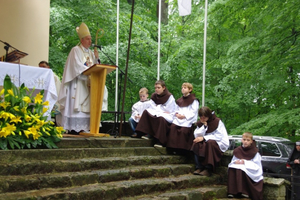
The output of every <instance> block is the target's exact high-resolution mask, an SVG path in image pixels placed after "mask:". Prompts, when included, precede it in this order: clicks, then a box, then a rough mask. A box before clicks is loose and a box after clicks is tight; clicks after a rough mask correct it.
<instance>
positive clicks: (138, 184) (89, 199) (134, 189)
mask: <svg viewBox="0 0 300 200" xmlns="http://www.w3.org/2000/svg"><path fill="white" fill-rule="evenodd" d="M220 183H221V181H220V176H219V175H217V174H214V175H213V176H211V177H203V176H195V175H192V174H186V175H179V176H169V177H164V178H157V177H152V178H147V179H137V180H127V181H116V182H108V183H96V184H88V185H84V186H76V187H67V188H48V189H40V190H30V191H26V192H11V193H2V194H0V199H5V200H15V199H19V200H25V199H32V200H33V199H39V200H43V199H47V200H49V199H60V200H61V199H72V200H95V199H105V200H113V199H123V198H125V197H133V198H134V197H135V196H138V195H145V194H148V195H149V194H152V193H157V192H158V191H159V192H162V193H163V192H166V191H176V190H180V189H185V188H195V189H196V188H200V187H204V186H205V187H207V186H209V187H210V185H217V184H220ZM223 190H224V191H226V190H225V189H223ZM210 193H211V194H212V195H214V192H210ZM223 193H224V192H223ZM224 195H225V194H224ZM224 197H226V195H225V196H223V198H224ZM220 198H221V196H220Z"/></svg>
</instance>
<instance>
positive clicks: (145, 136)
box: [141, 134, 151, 140]
mask: <svg viewBox="0 0 300 200" xmlns="http://www.w3.org/2000/svg"><path fill="white" fill-rule="evenodd" d="M141 138H142V139H145V140H150V139H151V136H150V135H149V134H147V135H144V136H142V137H141Z"/></svg>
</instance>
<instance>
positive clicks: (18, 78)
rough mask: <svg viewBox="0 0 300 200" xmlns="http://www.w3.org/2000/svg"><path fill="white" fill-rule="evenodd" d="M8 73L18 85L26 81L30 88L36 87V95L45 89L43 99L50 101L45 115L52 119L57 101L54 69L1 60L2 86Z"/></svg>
mask: <svg viewBox="0 0 300 200" xmlns="http://www.w3.org/2000/svg"><path fill="white" fill-rule="evenodd" d="M6 74H8V75H9V76H10V78H11V81H12V82H13V83H14V84H15V85H16V86H17V87H19V86H21V85H22V84H23V83H24V84H25V86H26V87H27V88H28V89H33V88H34V89H35V90H34V93H33V94H34V95H35V94H37V93H39V92H40V91H41V90H44V99H43V101H49V109H48V111H47V112H46V113H45V116H48V120H50V119H51V115H50V113H51V110H52V108H53V106H54V104H55V103H56V101H57V91H56V87H55V81H54V76H53V71H52V70H51V69H46V68H41V67H32V66H27V65H21V64H14V63H7V62H0V86H3V81H4V78H5V76H6Z"/></svg>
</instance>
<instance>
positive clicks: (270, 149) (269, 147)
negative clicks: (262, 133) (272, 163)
mask: <svg viewBox="0 0 300 200" xmlns="http://www.w3.org/2000/svg"><path fill="white" fill-rule="evenodd" d="M260 144H261V149H262V156H277V157H280V156H281V154H280V151H279V149H278V147H277V145H276V144H275V143H268V142H261V143H260Z"/></svg>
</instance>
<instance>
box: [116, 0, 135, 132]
mask: <svg viewBox="0 0 300 200" xmlns="http://www.w3.org/2000/svg"><path fill="white" fill-rule="evenodd" d="M133 11H134V0H132V7H131V18H130V29H129V39H128V48H127V58H126V68H125V78H124V87H123V100H122V111H121V121H120V128H119V137H121V134H122V122H123V113H124V101H125V91H126V83H127V71H128V60H129V53H130V41H131V30H132V21H133Z"/></svg>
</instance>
